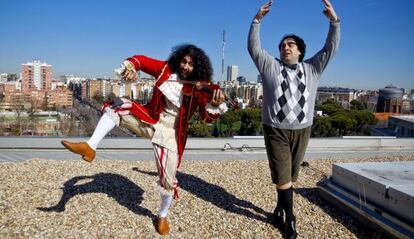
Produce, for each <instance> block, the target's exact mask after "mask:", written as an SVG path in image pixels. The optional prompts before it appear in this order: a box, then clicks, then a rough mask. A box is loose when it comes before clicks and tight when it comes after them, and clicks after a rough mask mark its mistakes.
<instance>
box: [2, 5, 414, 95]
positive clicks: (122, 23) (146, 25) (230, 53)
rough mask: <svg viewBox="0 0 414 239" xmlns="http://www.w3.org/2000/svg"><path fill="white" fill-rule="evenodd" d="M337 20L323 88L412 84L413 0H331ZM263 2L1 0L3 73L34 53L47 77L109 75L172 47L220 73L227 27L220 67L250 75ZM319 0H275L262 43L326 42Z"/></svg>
mask: <svg viewBox="0 0 414 239" xmlns="http://www.w3.org/2000/svg"><path fill="white" fill-rule="evenodd" d="M331 2H332V4H333V5H334V7H335V10H336V12H337V14H338V15H339V16H340V18H341V19H342V21H341V26H342V40H341V44H340V49H339V52H338V53H337V55H336V56H335V58H334V59H333V61H332V62H331V64H330V65H329V66H328V68H327V70H326V71H325V73H324V75H323V77H322V82H321V83H320V85H321V86H341V87H349V88H355V89H378V88H382V87H384V86H386V85H388V84H391V83H392V84H394V85H396V86H398V87H404V88H414V77H413V75H412V74H413V72H412V71H410V69H411V68H412V67H413V66H412V65H411V64H410V62H411V61H412V57H413V56H414V47H413V42H414V16H413V15H414V14H413V12H414V1H412V0H332V1H331ZM263 3H265V1H263V0H239V1H222V0H209V1H197V0H176V1H171V0H158V1H138V0H125V1H115V0H99V1H98V0H71V1H58V0H53V1H52V0H42V1H29V0H14V1H10V0H0V72H11V73H18V72H20V68H21V64H22V63H25V62H28V61H32V60H33V59H40V60H42V61H46V62H47V63H49V64H51V65H53V76H54V77H58V76H60V75H63V74H74V75H78V76H85V77H93V76H95V77H104V76H107V77H111V76H113V69H114V68H116V67H118V66H119V64H120V62H121V61H122V60H123V59H125V58H126V57H128V56H131V55H135V54H144V55H148V56H151V57H154V58H158V59H166V58H167V57H168V55H169V53H170V51H171V48H172V47H173V46H175V45H177V44H181V43H192V44H195V45H197V46H199V47H201V48H203V49H204V50H205V51H206V53H207V54H208V55H209V56H210V58H211V61H212V62H213V66H214V71H215V79H221V37H222V31H223V30H226V38H227V39H226V40H227V42H226V52H225V65H226V66H227V65H238V66H239V75H243V76H245V77H247V79H248V80H255V79H256V77H257V70H256V68H255V66H254V64H253V63H252V61H251V59H250V57H249V54H248V52H247V47H246V41H247V33H248V30H249V26H250V22H251V19H252V18H253V16H254V15H255V14H256V12H257V10H258V8H259V7H260V5H261V4H263ZM322 10H323V4H322V2H321V1H320V0H276V1H274V4H273V6H272V10H271V12H270V13H269V14H268V15H267V16H266V17H265V19H263V21H262V30H261V39H262V45H263V47H264V48H265V49H267V50H268V51H269V52H270V53H271V54H272V55H274V56H278V55H279V52H278V50H277V48H276V46H277V44H278V43H279V40H280V38H281V37H282V36H283V35H285V34H287V33H295V34H297V35H300V36H301V37H303V38H304V40H305V42H306V44H307V47H308V48H307V54H306V57H305V58H307V57H310V56H311V55H313V54H315V53H316V52H317V51H318V50H319V49H320V48H321V47H322V46H323V42H324V40H325V38H326V33H327V30H328V22H327V19H326V17H325V16H324V15H323V14H322Z"/></svg>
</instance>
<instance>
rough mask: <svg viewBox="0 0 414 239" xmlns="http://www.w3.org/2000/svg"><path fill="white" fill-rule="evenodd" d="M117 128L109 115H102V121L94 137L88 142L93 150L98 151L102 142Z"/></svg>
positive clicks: (94, 132) (97, 126)
mask: <svg viewBox="0 0 414 239" xmlns="http://www.w3.org/2000/svg"><path fill="white" fill-rule="evenodd" d="M115 126H116V124H115V122H114V120H112V118H111V117H110V116H109V114H108V113H105V114H103V115H102V117H101V119H100V120H99V122H98V125H96V128H95V131H93V134H92V137H91V138H90V139H89V140H88V141H87V142H86V143H88V144H89V146H90V147H91V148H93V149H94V150H96V148H98V144H99V143H100V142H101V140H102V139H103V138H104V137H105V136H106V135H107V134H108V133H109V132H110V131H111V130H112V129H113V128H114V127H115Z"/></svg>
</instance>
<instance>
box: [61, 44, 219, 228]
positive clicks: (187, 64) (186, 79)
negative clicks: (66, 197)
mask: <svg viewBox="0 0 414 239" xmlns="http://www.w3.org/2000/svg"><path fill="white" fill-rule="evenodd" d="M120 69H121V70H120V71H119V72H120V74H121V75H122V76H123V77H124V78H125V79H127V80H136V79H137V74H136V72H137V71H139V70H141V71H143V72H145V73H147V74H150V75H152V76H154V77H155V78H156V79H157V81H156V83H155V86H154V89H153V94H152V98H151V100H150V102H149V103H148V104H146V105H141V104H138V103H137V102H134V101H131V100H126V99H117V100H115V101H113V102H112V103H111V104H105V105H104V108H103V112H105V113H104V114H103V115H102V117H101V119H100V120H99V122H98V125H97V126H96V129H95V131H94V133H93V134H92V137H91V138H90V139H89V140H88V141H87V142H80V143H71V142H68V141H65V140H63V141H62V144H63V145H64V146H65V147H66V148H67V149H69V150H71V151H72V152H74V153H77V154H80V155H82V158H83V159H84V160H86V161H88V162H91V161H92V160H93V159H94V158H95V152H96V149H97V147H98V144H99V142H100V141H101V140H102V139H103V138H104V137H105V135H106V134H108V133H109V132H110V131H111V130H112V129H113V128H114V127H115V126H117V125H118V126H123V127H125V128H128V129H130V130H131V131H133V132H134V133H136V134H137V135H139V136H141V137H145V138H148V139H151V142H152V144H153V148H154V155H155V161H156V165H157V169H158V174H159V186H160V187H159V188H160V196H161V205H160V210H159V216H158V220H157V222H156V229H157V231H158V233H160V234H161V235H166V234H168V233H169V230H170V226H169V223H168V221H167V219H166V218H167V213H168V209H169V207H170V205H171V202H172V199H173V196H174V198H176V197H177V196H178V194H177V187H178V181H177V179H176V173H177V169H178V167H179V165H180V162H181V157H182V154H183V151H184V147H185V143H186V139H187V128H188V123H189V120H190V118H191V117H192V115H193V114H194V112H195V111H196V110H197V109H198V112H199V114H200V117H201V119H203V120H204V121H206V122H208V123H210V122H212V121H214V120H215V119H217V118H218V117H219V115H220V114H222V113H224V112H225V111H226V110H227V107H226V105H225V103H223V102H224V95H223V93H222V92H221V91H220V90H219V89H217V90H214V91H213V95H212V98H211V100H208V101H206V100H205V99H202V98H201V97H198V96H197V97H195V96H194V94H192V92H193V91H192V89H193V88H192V87H199V85H198V84H189V83H192V82H196V81H202V82H204V83H206V82H211V80H212V75H213V69H212V66H211V62H210V59H209V58H208V56H207V55H206V54H205V53H204V51H203V50H202V49H200V48H198V47H196V46H194V45H187V44H185V45H180V46H178V47H176V48H174V49H173V52H172V53H171V55H170V57H169V59H168V60H167V61H162V60H156V59H152V58H149V57H146V56H143V55H135V56H132V57H130V58H128V59H127V60H125V61H124V62H123V63H122V64H121V68H120ZM189 85H190V89H191V91H188V92H187V93H186V94H184V88H185V87H187V89H188V86H189Z"/></svg>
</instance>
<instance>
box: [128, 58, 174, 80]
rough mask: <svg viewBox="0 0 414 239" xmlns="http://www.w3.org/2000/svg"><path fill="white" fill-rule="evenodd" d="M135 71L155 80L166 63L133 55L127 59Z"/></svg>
mask: <svg viewBox="0 0 414 239" xmlns="http://www.w3.org/2000/svg"><path fill="white" fill-rule="evenodd" d="M127 61H128V62H129V63H130V64H131V65H132V66H133V67H134V69H135V71H143V72H145V73H147V74H150V75H152V76H154V77H155V78H157V77H158V76H159V75H160V74H161V72H162V69H163V68H164V66H165V64H167V62H166V61H160V60H156V59H153V58H150V57H147V56H143V55H135V56H132V57H130V58H128V59H127Z"/></svg>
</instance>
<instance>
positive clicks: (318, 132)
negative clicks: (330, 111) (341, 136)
mask: <svg viewBox="0 0 414 239" xmlns="http://www.w3.org/2000/svg"><path fill="white" fill-rule="evenodd" d="M337 132H338V131H337V130H336V129H334V128H332V122H331V120H330V117H329V116H317V117H315V118H314V120H313V125H312V134H311V136H312V137H332V136H337Z"/></svg>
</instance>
